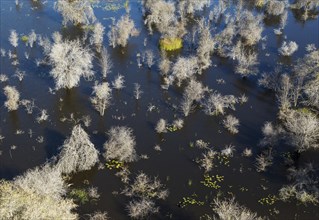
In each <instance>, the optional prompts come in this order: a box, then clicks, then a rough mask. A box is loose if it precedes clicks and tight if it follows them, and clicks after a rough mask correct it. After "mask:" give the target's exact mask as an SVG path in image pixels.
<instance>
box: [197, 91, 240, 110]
mask: <svg viewBox="0 0 319 220" xmlns="http://www.w3.org/2000/svg"><path fill="white" fill-rule="evenodd" d="M236 103H237V98H236V97H235V96H233V95H225V96H223V95H221V94H220V93H218V92H216V91H214V92H212V93H211V94H210V95H209V96H208V98H207V99H206V100H204V101H203V102H202V105H203V108H204V112H205V113H206V114H207V115H218V114H224V113H225V108H230V109H233V110H234V109H235V104H236Z"/></svg>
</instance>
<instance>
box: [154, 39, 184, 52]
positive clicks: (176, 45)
mask: <svg viewBox="0 0 319 220" xmlns="http://www.w3.org/2000/svg"><path fill="white" fill-rule="evenodd" d="M159 44H160V48H161V50H166V51H173V50H178V49H181V48H182V47H183V41H182V39H181V38H162V39H160V42H159Z"/></svg>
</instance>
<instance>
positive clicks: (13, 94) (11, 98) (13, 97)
mask: <svg viewBox="0 0 319 220" xmlns="http://www.w3.org/2000/svg"><path fill="white" fill-rule="evenodd" d="M3 90H4V94H5V96H6V97H7V101H6V102H5V103H4V106H5V107H6V108H7V109H8V111H14V110H17V109H18V108H19V99H20V93H19V92H18V90H17V89H16V88H15V87H14V86H6V87H4V88H3Z"/></svg>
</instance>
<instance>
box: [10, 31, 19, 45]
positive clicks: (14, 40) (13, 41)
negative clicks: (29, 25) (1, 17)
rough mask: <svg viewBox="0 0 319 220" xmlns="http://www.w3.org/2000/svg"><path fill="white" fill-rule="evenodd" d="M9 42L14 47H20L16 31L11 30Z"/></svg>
mask: <svg viewBox="0 0 319 220" xmlns="http://www.w3.org/2000/svg"><path fill="white" fill-rule="evenodd" d="M9 42H10V44H11V45H12V46H13V47H15V48H16V47H18V43H19V36H18V34H17V32H16V30H11V31H10V37H9Z"/></svg>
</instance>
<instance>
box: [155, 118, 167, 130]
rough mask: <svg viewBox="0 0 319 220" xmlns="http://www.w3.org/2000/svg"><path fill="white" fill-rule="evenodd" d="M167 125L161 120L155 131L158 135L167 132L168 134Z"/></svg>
mask: <svg viewBox="0 0 319 220" xmlns="http://www.w3.org/2000/svg"><path fill="white" fill-rule="evenodd" d="M166 124H167V122H166V120H165V119H163V118H161V119H160V120H159V121H158V122H157V124H156V127H155V131H156V132H157V133H165V132H167V129H166Z"/></svg>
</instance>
